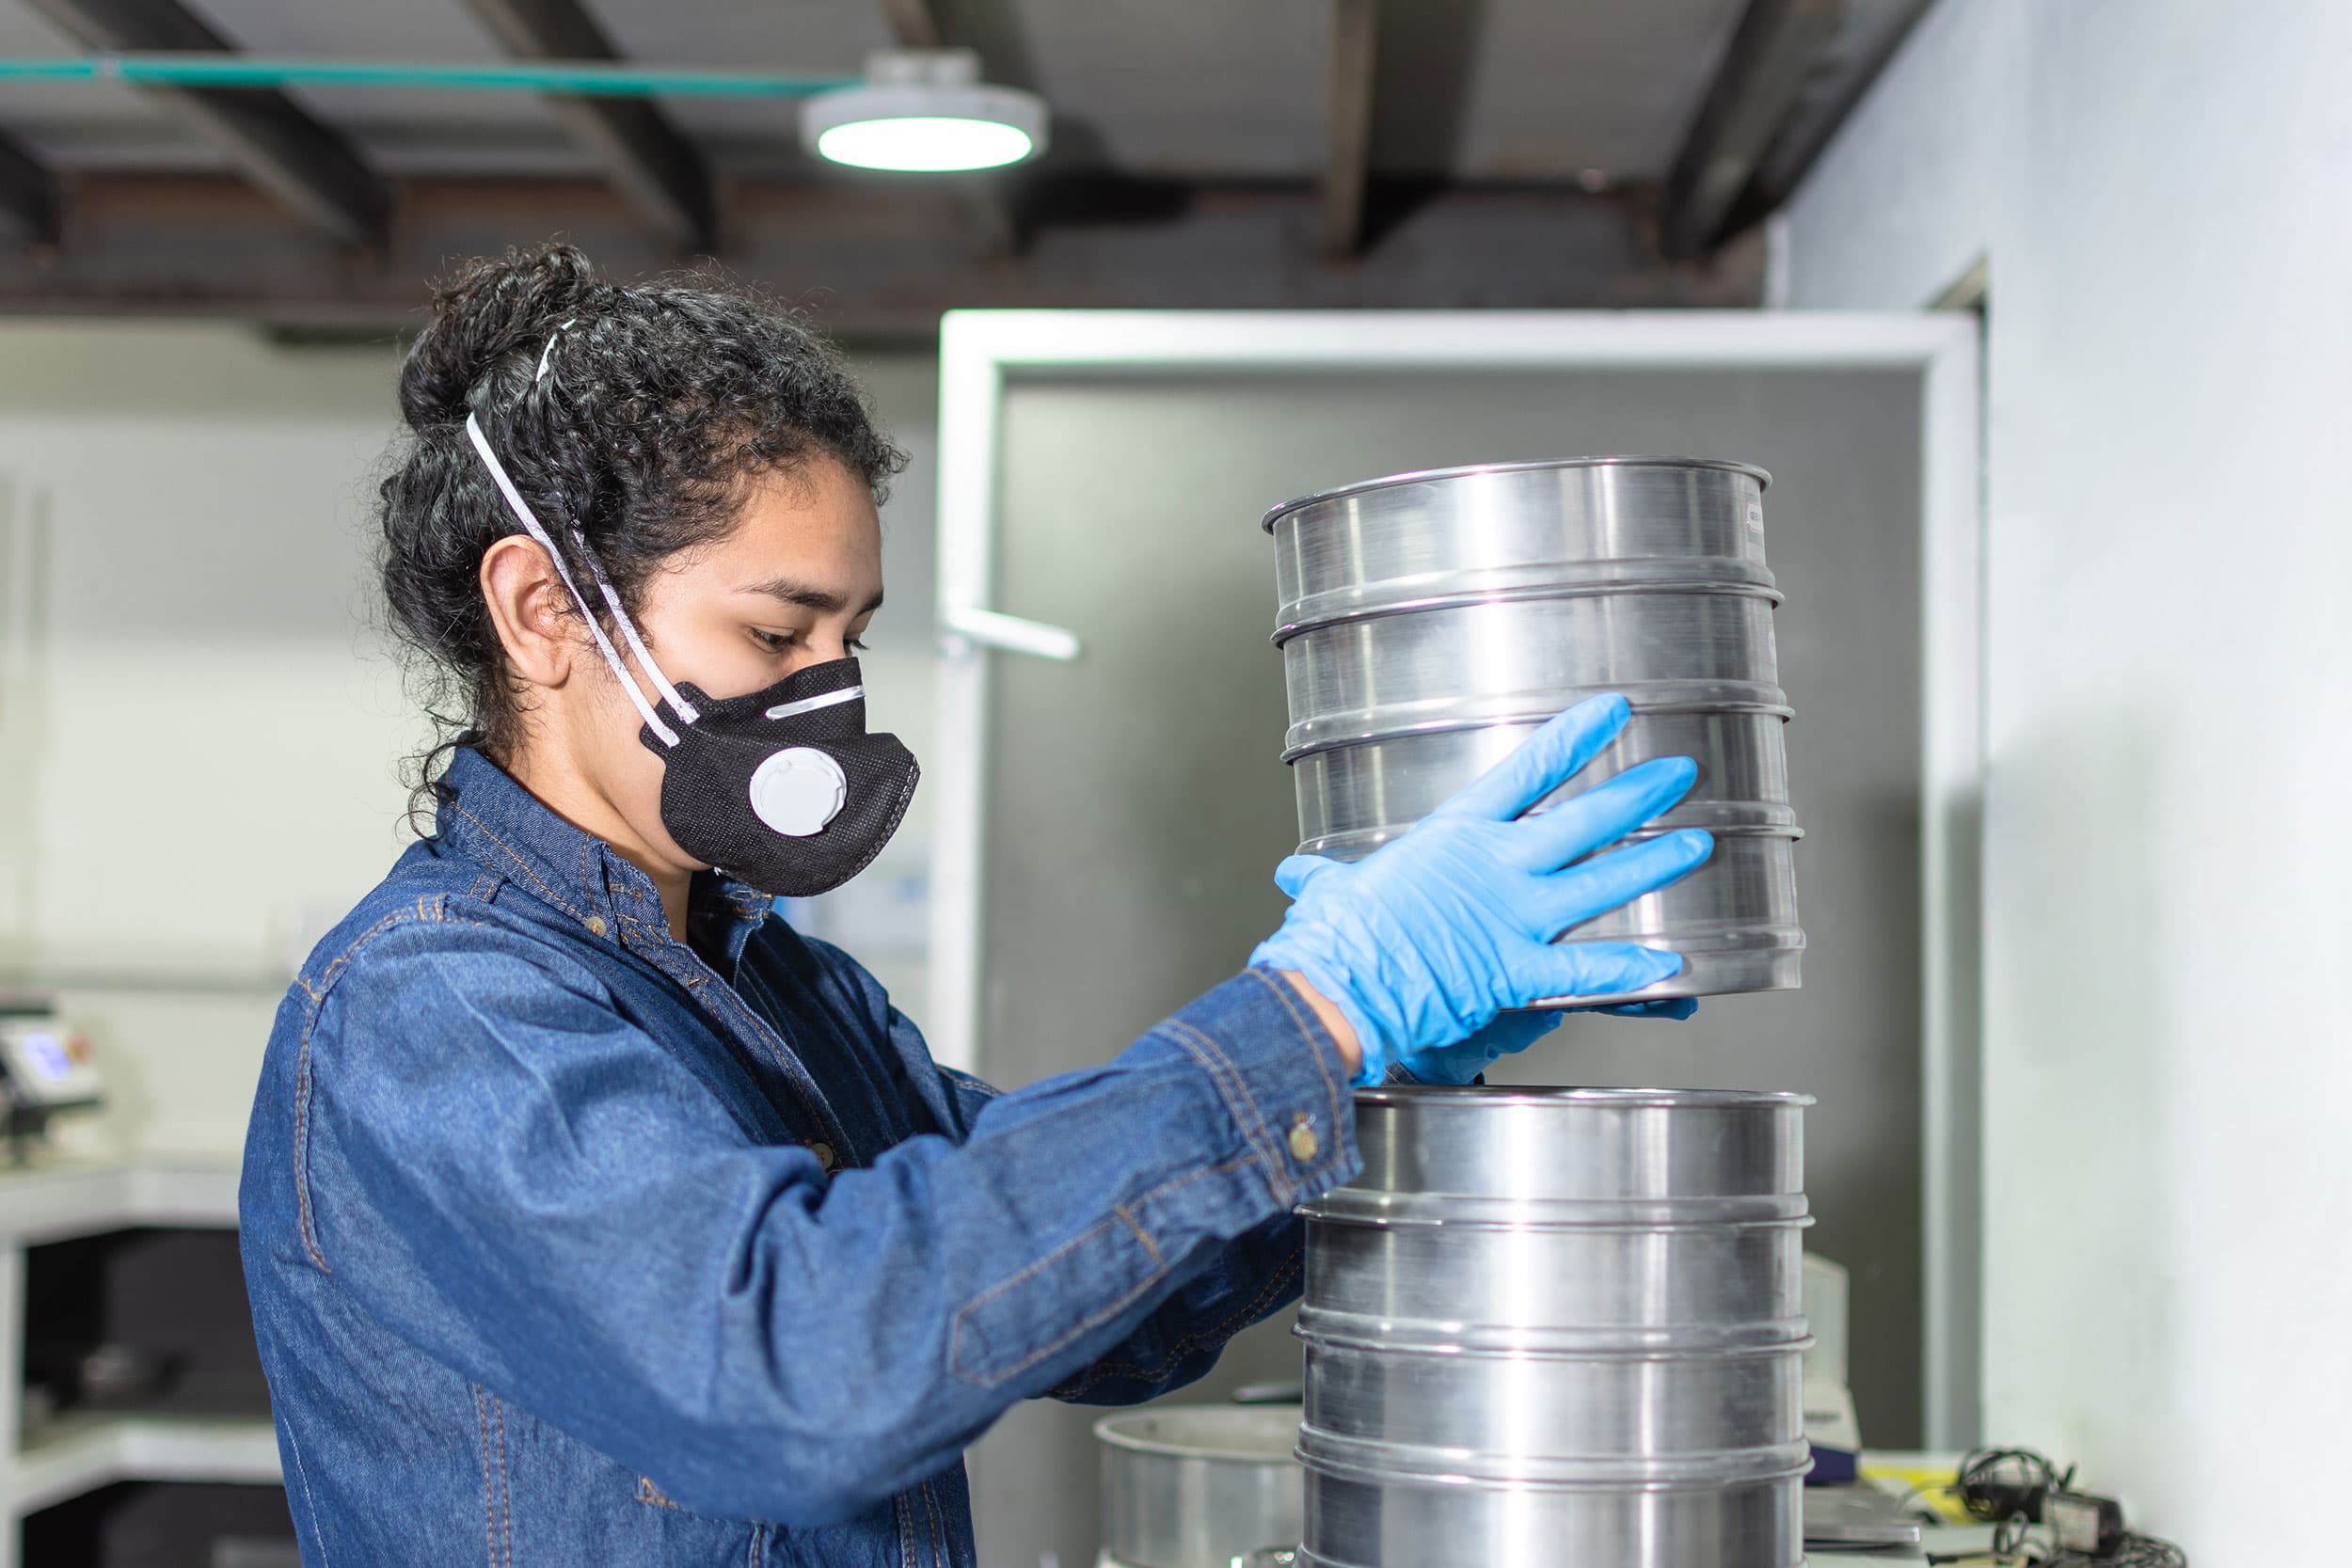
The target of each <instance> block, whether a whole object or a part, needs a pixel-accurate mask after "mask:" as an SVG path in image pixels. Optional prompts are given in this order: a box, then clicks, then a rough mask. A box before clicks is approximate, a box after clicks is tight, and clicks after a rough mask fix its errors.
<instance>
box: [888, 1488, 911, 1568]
mask: <svg viewBox="0 0 2352 1568" xmlns="http://www.w3.org/2000/svg"><path fill="white" fill-rule="evenodd" d="M890 1500H891V1502H892V1503H894V1504H896V1505H897V1508H898V1568H914V1509H913V1508H912V1507H910V1506H908V1503H907V1495H906V1494H905V1493H904V1492H901V1493H899V1494H898V1496H897V1497H893V1498H891V1499H890Z"/></svg>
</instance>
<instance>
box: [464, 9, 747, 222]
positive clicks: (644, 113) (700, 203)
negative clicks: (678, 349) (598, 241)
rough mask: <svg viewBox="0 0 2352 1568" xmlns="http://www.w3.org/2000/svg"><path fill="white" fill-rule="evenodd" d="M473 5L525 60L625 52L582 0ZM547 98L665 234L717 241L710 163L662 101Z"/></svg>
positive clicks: (496, 35) (574, 135) (611, 56)
mask: <svg viewBox="0 0 2352 1568" xmlns="http://www.w3.org/2000/svg"><path fill="white" fill-rule="evenodd" d="M465 6H466V8H467V9H468V10H469V11H471V12H472V13H473V15H474V18H475V20H477V21H479V22H480V23H481V24H482V25H483V26H484V27H485V28H487V29H488V30H489V33H490V35H491V36H492V37H493V38H495V39H497V40H499V42H500V44H501V46H502V47H504V48H505V50H506V52H507V53H508V54H510V55H516V56H518V57H521V58H524V59H557V60H617V59H619V58H620V57H621V55H620V52H619V51H618V50H616V49H614V48H613V47H612V40H611V39H610V38H608V37H606V36H605V31H604V29H603V28H602V27H601V26H599V25H597V24H596V18H594V17H592V16H590V15H589V14H588V12H587V10H586V9H585V8H582V6H581V5H580V0H465ZM547 104H548V109H549V111H550V112H552V113H553V114H554V116H555V117H556V119H558V120H560V121H562V122H563V125H564V130H565V131H566V132H568V133H569V134H570V135H571V137H572V139H573V140H574V141H577V142H579V143H580V145H582V146H583V147H586V148H588V149H589V150H591V151H593V152H594V153H595V154H596V158H597V160H598V161H599V162H601V163H602V164H603V165H604V166H605V168H606V170H607V171H608V172H609V173H610V175H611V176H612V183H613V185H614V187H615V188H617V189H618V190H619V191H620V193H621V194H622V195H623V196H624V197H626V198H628V202H629V205H631V206H632V207H635V208H636V209H637V210H638V211H639V212H640V213H642V214H644V216H645V217H646V218H648V219H649V220H651V221H652V223H653V224H654V226H655V227H656V228H657V229H659V230H660V231H661V233H662V234H663V235H664V237H666V238H667V239H669V240H670V241H671V242H672V243H674V244H675V245H681V246H684V247H686V248H688V249H691V250H698V251H707V250H710V249H712V248H714V247H715V246H716V245H717V244H718V229H719V222H718V218H719V202H718V198H717V195H716V194H715V192H714V190H713V188H712V185H711V180H710V166H709V164H708V163H707V161H706V160H705V159H704V157H703V155H702V152H701V150H699V149H697V148H696V147H695V146H694V144H693V142H692V141H691V140H690V139H689V138H688V137H687V135H686V134H685V133H684V132H682V131H680V130H679V129H678V128H677V125H676V122H675V121H674V120H672V119H670V117H669V116H668V115H667V114H665V113H664V112H663V111H662V109H661V107H660V105H659V104H656V103H651V102H648V101H646V100H644V99H623V98H583V97H578V96H574V95H572V94H568V93H548V95H547Z"/></svg>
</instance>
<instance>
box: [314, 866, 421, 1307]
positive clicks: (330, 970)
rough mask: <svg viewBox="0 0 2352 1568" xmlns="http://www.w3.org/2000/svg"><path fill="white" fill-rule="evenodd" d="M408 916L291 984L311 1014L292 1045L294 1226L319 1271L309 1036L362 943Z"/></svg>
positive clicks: (394, 915)
mask: <svg viewBox="0 0 2352 1568" xmlns="http://www.w3.org/2000/svg"><path fill="white" fill-rule="evenodd" d="M407 918H408V915H407V911H405V910H394V911H392V912H391V913H390V914H388V915H386V916H385V917H384V918H383V919H381V920H379V921H377V922H376V923H375V924H374V925H373V926H371V927H368V928H367V929H366V930H364V931H362V932H360V933H359V934H358V936H356V937H354V938H352V939H351V945H350V946H348V947H346V948H344V949H343V950H342V952H341V953H338V954H337V955H336V956H335V957H334V958H331V959H329V960H328V962H327V965H326V968H325V969H322V970H320V971H319V976H318V984H317V985H316V986H313V985H312V984H311V983H310V980H309V979H308V978H307V977H305V976H303V975H299V974H297V975H296V976H295V977H294V984H296V985H298V986H300V987H301V988H302V990H303V992H304V994H306V995H307V996H309V997H310V1015H309V1016H308V1017H306V1018H305V1019H304V1020H303V1021H302V1037H301V1038H300V1039H299V1040H298V1041H297V1042H296V1043H295V1046H294V1217H295V1229H296V1231H297V1232H298V1233H299V1234H300V1235H301V1238H302V1250H303V1251H304V1252H306V1253H309V1254H310V1261H311V1262H312V1263H314V1264H316V1265H317V1267H318V1271H319V1272H320V1273H321V1274H333V1273H334V1272H335V1271H334V1270H333V1269H331V1268H328V1267H327V1266H326V1254H325V1253H324V1252H323V1251H321V1250H320V1247H319V1239H318V1226H317V1223H316V1221H315V1219H314V1218H313V1216H312V1214H311V1212H310V1037H311V1036H312V1035H314V1034H315V1033H317V1031H318V1026H319V1014H320V1013H322V1012H324V1011H325V1010H326V993H327V992H328V991H330V990H334V989H335V982H336V981H337V980H338V979H340V978H341V977H342V972H343V970H344V969H345V968H347V967H348V966H349V965H350V963H351V956H352V955H353V954H355V953H357V952H358V951H359V948H360V946H361V944H362V943H364V942H368V941H369V940H370V939H371V938H373V937H374V936H375V935H376V934H377V933H378V932H381V931H385V930H389V928H391V927H394V926H397V925H400V924H401V923H403V922H404V921H405V920H406V919H407Z"/></svg>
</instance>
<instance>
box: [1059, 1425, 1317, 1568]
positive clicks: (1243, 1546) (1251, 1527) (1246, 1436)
mask: <svg viewBox="0 0 2352 1568" xmlns="http://www.w3.org/2000/svg"><path fill="white" fill-rule="evenodd" d="M1094 1435H1095V1436H1096V1438H1098V1439H1099V1440H1100V1442H1101V1444H1102V1454H1103V1541H1104V1555H1103V1559H1102V1563H1101V1565H1100V1568H1227V1565H1228V1564H1230V1563H1232V1561H1233V1560H1235V1559H1237V1558H1240V1557H1242V1556H1244V1555H1245V1554H1248V1553H1251V1552H1254V1551H1256V1550H1257V1549H1258V1548H1259V1547H1262V1546H1267V1545H1285V1544H1296V1542H1297V1540H1298V1538H1299V1533H1300V1520H1299V1510H1300V1507H1301V1500H1302V1499H1301V1488H1300V1484H1299V1469H1298V1461H1297V1459H1296V1458H1295V1457H1294V1456H1293V1453H1292V1449H1294V1448H1295V1446H1296V1444H1297V1442H1298V1404H1297V1402H1296V1401H1295V1399H1294V1400H1293V1401H1292V1402H1289V1403H1273V1404H1230V1405H1214V1404H1196V1405H1163V1406H1161V1407H1159V1408H1156V1409H1149V1410H1138V1411H1131V1412H1129V1413H1127V1414H1124V1415H1119V1416H1105V1417H1104V1418H1103V1419H1101V1420H1099V1421H1097V1422H1095V1423H1094Z"/></svg>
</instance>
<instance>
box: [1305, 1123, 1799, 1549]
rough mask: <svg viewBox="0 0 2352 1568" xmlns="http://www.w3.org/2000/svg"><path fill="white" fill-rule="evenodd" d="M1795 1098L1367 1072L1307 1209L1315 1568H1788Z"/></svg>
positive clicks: (1308, 1463) (1795, 1421)
mask: <svg viewBox="0 0 2352 1568" xmlns="http://www.w3.org/2000/svg"><path fill="white" fill-rule="evenodd" d="M1808 1103H1810V1102H1809V1101H1806V1100H1805V1099H1804V1098H1803V1097H1802V1096H1797V1095H1785V1094H1747V1093H1724V1092H1712V1091H1705V1090H1668V1089H1485V1088H1468V1089H1452V1088H1406V1087H1400V1086H1390V1087H1384V1088H1375V1089H1365V1090H1361V1091H1359V1093H1358V1094H1357V1097H1356V1137H1357V1144H1358V1148H1359V1149H1360V1151H1361V1152H1362V1155H1363V1160H1364V1170H1363V1174H1362V1175H1361V1176H1359V1178H1358V1179H1357V1180H1355V1181H1353V1182H1351V1183H1349V1184H1348V1185H1347V1186H1344V1187H1342V1188H1339V1189H1337V1190H1335V1191H1333V1192H1331V1193H1328V1194H1327V1195H1325V1196H1323V1197H1321V1198H1319V1199H1317V1200H1316V1201H1315V1202H1313V1203H1311V1204H1309V1205H1308V1206H1307V1208H1306V1210H1305V1211H1304V1212H1305V1213H1306V1216H1307V1283H1306V1295H1305V1299H1304V1301H1303V1302H1302V1304H1301V1305H1300V1307H1299V1313H1298V1327H1297V1333H1298V1337H1299V1338H1300V1339H1301V1340H1302V1341H1304V1344H1305V1348H1306V1408H1305V1412H1304V1415H1305V1420H1304V1424H1303V1425H1302V1426H1301V1428H1300V1432H1299V1439H1298V1457H1299V1460H1300V1462H1301V1464H1303V1465H1305V1467H1306V1477H1307V1508H1306V1530H1305V1542H1304V1546H1303V1548H1302V1552H1301V1557H1300V1560H1301V1562H1302V1563H1304V1564H1311V1565H1312V1568H1492V1565H1494V1564H1502V1563H1508V1564H1513V1565H1515V1568H1516V1565H1522V1564H1523V1565H1529V1568H1534V1565H1536V1564H1583V1563H1593V1564H1607V1565H1608V1568H1795V1565H1796V1564H1798V1563H1799V1562H1801V1561H1802V1560H1803V1545H1804V1543H1803V1539H1802V1537H1803V1528H1804V1510H1803V1504H1802V1498H1801V1488H1802V1485H1803V1479H1804V1469H1805V1465H1806V1463H1807V1459H1806V1449H1805V1444H1804V1409H1803V1404H1802V1401H1801V1398H1800V1390H1801V1387H1802V1382H1803V1377H1804V1369H1803V1354H1804V1347H1805V1345H1806V1344H1807V1343H1808V1341H1807V1339H1806V1338H1805V1329H1804V1302H1803V1283H1802V1273H1803V1270H1802V1263H1801V1258H1802V1237H1803V1230H1804V1227H1805V1226H1806V1225H1807V1224H1808V1223H1810V1222H1809V1221H1808V1219H1807V1217H1806V1212H1805V1200H1804V1180H1803V1175H1804V1171H1803V1166H1804V1148H1803V1136H1804V1133H1803V1127H1804V1122H1803V1117H1804V1106H1805V1105H1806V1104H1808Z"/></svg>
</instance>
